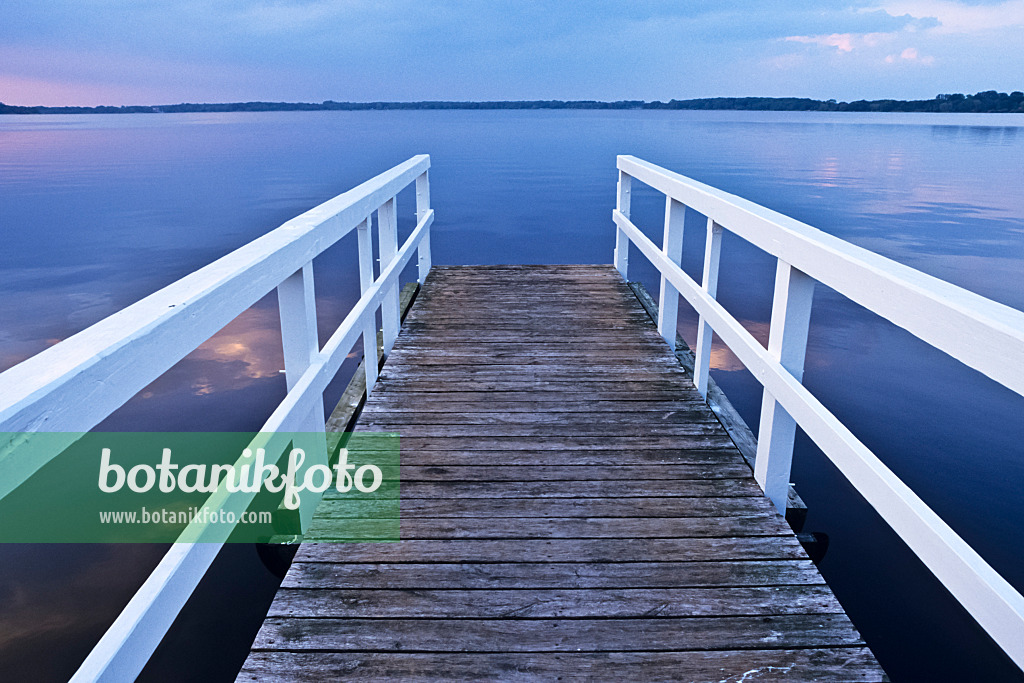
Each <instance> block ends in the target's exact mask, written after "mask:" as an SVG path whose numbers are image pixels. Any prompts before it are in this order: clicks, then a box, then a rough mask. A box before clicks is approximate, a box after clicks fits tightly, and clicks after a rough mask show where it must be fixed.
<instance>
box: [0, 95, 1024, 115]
mask: <svg viewBox="0 0 1024 683" xmlns="http://www.w3.org/2000/svg"><path fill="white" fill-rule="evenodd" d="M441 109H678V110H683V109H685V110H732V111H839V112H845V111H852V112H931V113H968V114H989V113H1003V114H1014V113H1017V114H1020V113H1024V92H1021V91H1014V92H1012V93H1010V94H1007V93H1000V92H996V91H995V90H987V91H984V92H979V93H976V94H974V95H964V94H961V93H954V94H943V95H937V96H936V97H935V98H934V99H931V100H855V101H852V102H837V101H836V100H814V99H810V98H805V97H705V98H699V99H692V100H670V101H668V102H660V101H654V102H646V101H644V100H619V101H616V102H600V101H597V100H571V101H563V100H514V101H491V102H457V101H423V102H335V101H333V100H327V101H325V102H320V103H312V102H229V103H222V104H192V103H185V104H166V105H155V106H143V105H133V106H123V107H109V106H98V107H42V106H40V107H31V106H28V107H26V106H18V105H9V104H4V103H2V102H0V114H178V113H214V112H238V111H249V112H267V111H386V110H441Z"/></svg>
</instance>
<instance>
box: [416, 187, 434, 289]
mask: <svg viewBox="0 0 1024 683" xmlns="http://www.w3.org/2000/svg"><path fill="white" fill-rule="evenodd" d="M427 174H428V171H424V172H423V174H422V175H420V176H419V177H417V178H416V223H417V224H418V223H419V222H420V221H421V220H423V217H424V216H426V215H427V212H428V211H430V177H429V176H428V175H427ZM417 255H418V260H419V281H420V284H421V285H422V284H423V281H424V280H426V279H427V273H429V272H430V266H431V261H430V231H429V230H427V232H425V233H424V234H423V241H422V242H420V247H419V251H418V252H417Z"/></svg>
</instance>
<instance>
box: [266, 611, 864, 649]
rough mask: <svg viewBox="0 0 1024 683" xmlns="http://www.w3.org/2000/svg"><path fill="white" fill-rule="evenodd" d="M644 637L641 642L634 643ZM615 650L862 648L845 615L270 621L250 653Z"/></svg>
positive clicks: (288, 619)
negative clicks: (260, 651)
mask: <svg viewBox="0 0 1024 683" xmlns="http://www.w3.org/2000/svg"><path fill="white" fill-rule="evenodd" d="M638 634H643V637H642V638H637V635H638ZM396 643H401V648H400V649H403V650H412V651H419V652H452V651H454V652H576V651H579V650H584V649H585V650H587V651H591V652H609V651H610V652H621V651H629V650H639V649H644V650H706V649H735V648H759V647H760V648H794V647H798V648H799V647H850V646H859V645H863V641H862V640H861V639H860V636H859V635H858V634H857V632H856V630H854V628H853V626H852V625H851V624H850V620H849V619H848V618H846V616H845V615H834V614H793V615H775V616H758V617H711V618H707V617H693V618H664V619H571V620H564V619H514V618H505V619H331V618H324V619H320V618H318V619H293V618H277V617H272V618H268V619H267V620H266V621H264V622H263V628H262V629H261V630H260V632H259V635H258V636H257V637H256V642H255V643H253V649H255V650H262V649H285V650H296V651H300V650H325V651H345V650H350V651H352V650H358V651H368V650H370V651H383V652H388V651H392V650H395V649H398V648H396V647H395V645H396Z"/></svg>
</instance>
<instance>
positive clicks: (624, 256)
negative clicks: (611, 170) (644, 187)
mask: <svg viewBox="0 0 1024 683" xmlns="http://www.w3.org/2000/svg"><path fill="white" fill-rule="evenodd" d="M632 181H633V179H632V178H631V177H630V176H629V174H628V173H626V172H625V171H622V170H620V171H619V183H618V186H617V187H618V192H617V194H616V201H615V208H616V209H618V210H619V213H621V214H622V215H623V216H625V217H626V218H629V200H630V192H631V188H632ZM614 260H615V269H616V270H617V271H619V273H621V274H622V279H623V280H625V279H626V278H627V274H628V272H629V237H627V236H626V233H625V231H624V230H623V229H622V228H620V227H618V226H615V259H614Z"/></svg>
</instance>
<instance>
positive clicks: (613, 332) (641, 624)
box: [239, 266, 884, 681]
mask: <svg viewBox="0 0 1024 683" xmlns="http://www.w3.org/2000/svg"><path fill="white" fill-rule="evenodd" d="M357 429H359V430H363V431H375V430H388V431H397V432H399V433H401V434H402V472H401V476H402V503H401V505H402V512H401V515H402V538H403V541H402V542H400V543H390V544H388V543H379V544H374V543H329V542H317V541H326V540H329V539H332V538H337V537H338V536H339V533H343V532H339V529H341V528H343V527H344V526H345V524H346V520H347V519H350V517H351V516H352V515H353V507H352V506H351V505H342V504H340V502H339V501H338V500H337V499H336V498H334V497H332V496H330V495H328V496H327V497H325V499H324V501H323V502H322V503H321V505H320V507H319V508H318V511H317V515H316V518H315V519H314V522H313V526H312V528H311V529H310V532H309V534H308V535H307V540H306V542H305V543H303V545H302V546H301V548H300V549H299V551H298V554H297V555H296V558H295V563H294V564H293V565H292V568H291V570H290V571H289V573H288V575H287V576H286V577H285V580H284V583H283V584H282V586H281V589H280V591H279V593H278V595H277V598H276V600H275V602H274V604H273V606H272V607H271V609H270V613H269V614H268V616H267V619H266V621H265V623H264V626H263V628H262V630H261V631H260V633H259V636H258V637H257V639H256V642H255V643H254V645H253V650H252V652H251V654H250V656H249V658H248V660H247V661H246V664H245V667H244V668H243V669H242V671H241V672H240V674H239V680H247V681H248V680H260V681H264V680H269V681H290V680H295V681H299V680H310V681H311V680H323V679H330V678H344V679H345V680H452V679H459V680H551V679H556V678H562V679H579V678H585V679H587V680H613V681H618V680H626V679H634V680H652V679H672V680H713V681H721V680H738V679H741V678H743V679H744V680H767V679H772V680H776V679H784V680H850V681H878V680H882V679H883V676H884V674H883V672H882V670H881V668H879V666H878V664H877V662H876V661H875V659H874V657H873V656H872V655H871V652H870V651H869V650H868V649H867V648H866V647H865V645H864V643H863V641H862V640H861V638H860V636H859V635H858V633H857V631H856V630H855V629H854V627H853V625H852V624H851V623H850V620H849V619H848V618H847V616H846V615H845V613H844V612H843V610H842V607H841V606H840V605H839V603H838V602H836V600H835V598H834V597H833V596H832V593H831V591H830V590H829V589H828V587H827V586H826V585H825V583H824V581H823V580H822V579H821V576H820V574H818V571H817V569H816V568H815V567H814V566H813V565H812V564H811V563H810V562H809V561H808V560H807V557H806V554H805V553H804V551H803V549H802V548H801V547H800V544H799V543H798V542H797V541H796V539H795V537H794V536H793V534H792V533H791V531H790V529H789V527H788V526H787V525H786V524H785V522H784V521H783V519H782V517H781V516H779V515H778V513H777V512H776V511H775V509H774V507H773V506H772V505H771V503H770V502H769V501H768V500H767V499H765V498H764V497H763V495H762V494H761V491H760V489H759V488H758V487H757V486H756V485H755V484H754V482H753V478H752V477H751V474H750V470H749V468H748V467H747V466H746V465H745V464H744V462H743V459H742V457H741V456H740V454H739V452H738V451H737V450H736V448H735V446H734V445H733V444H732V442H731V441H730V440H729V438H728V436H727V435H726V433H725V431H724V430H723V429H722V427H721V425H720V424H719V423H718V421H717V420H716V419H715V416H714V414H713V413H712V412H711V410H710V409H709V408H708V407H707V405H706V404H705V403H704V401H703V400H702V399H701V397H700V396H699V394H697V392H696V390H695V389H694V388H693V386H692V383H691V382H690V380H689V375H688V373H687V372H686V371H685V370H683V369H681V368H680V366H679V364H678V363H677V362H676V360H675V358H674V356H673V354H672V352H671V351H670V350H669V348H668V346H667V345H666V344H665V343H664V341H663V340H662V338H661V336H660V335H659V334H658V332H657V329H656V327H655V325H654V323H653V322H652V321H651V320H650V318H649V316H648V315H647V313H646V312H645V311H644V309H643V308H642V307H641V306H640V304H639V303H638V301H637V299H636V297H635V296H634V295H633V293H632V292H631V291H630V289H629V288H628V287H626V285H625V284H624V283H623V282H622V281H621V279H620V278H619V276H618V274H617V273H616V272H615V271H614V269H612V268H611V267H608V266H480V267H435V268H434V270H433V271H432V272H431V274H430V276H429V277H428V278H427V281H426V283H425V285H424V287H423V289H422V291H421V293H420V295H419V297H418V299H417V301H416V305H415V306H414V307H413V309H412V311H411V313H410V314H409V316H408V318H407V320H406V323H405V326H404V327H403V331H402V334H401V335H400V336H399V338H398V342H397V344H396V345H395V348H394V350H393V352H392V354H391V355H390V356H389V358H388V361H387V362H386V363H385V365H384V368H383V370H382V372H381V375H380V378H379V380H378V384H377V386H376V387H375V389H374V393H373V394H372V395H371V397H370V398H369V400H368V401H367V403H366V406H365V408H364V410H363V413H362V414H361V416H360V418H359V422H358V427H357ZM373 505H375V504H368V506H367V507H366V508H365V510H366V515H367V516H368V517H373V509H375V508H374V507H373ZM378 505H379V504H378ZM381 509H383V508H381Z"/></svg>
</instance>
